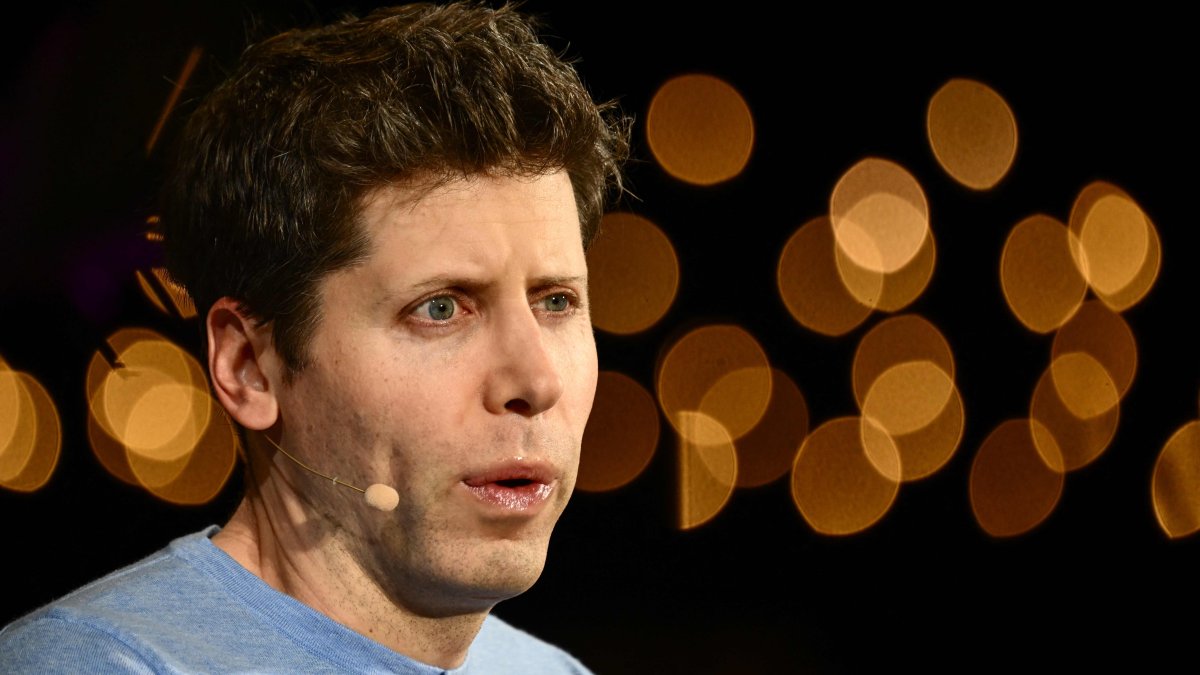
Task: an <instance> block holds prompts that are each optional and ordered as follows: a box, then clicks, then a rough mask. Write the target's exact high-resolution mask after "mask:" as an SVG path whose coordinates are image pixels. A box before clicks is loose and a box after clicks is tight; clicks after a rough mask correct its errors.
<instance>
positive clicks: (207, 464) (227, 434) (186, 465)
mask: <svg viewBox="0 0 1200 675" xmlns="http://www.w3.org/2000/svg"><path fill="white" fill-rule="evenodd" d="M108 346H109V348H110V355H109V356H106V355H105V351H104V350H98V351H97V353H96V354H95V355H94V356H93V358H92V361H91V363H90V364H89V366H88V375H87V391H88V402H89V409H90V413H91V414H90V415H89V420H88V438H89V440H90V441H91V446H92V451H93V453H94V454H95V455H96V458H97V459H98V460H99V461H100V463H101V464H102V465H103V466H104V467H105V468H106V469H107V470H108V471H109V472H110V473H112V474H113V475H114V476H116V477H118V478H120V479H121V480H123V481H126V482H131V483H137V484H140V485H141V486H143V487H145V488H146V489H148V490H150V491H151V492H152V493H154V494H156V495H158V496H159V497H161V498H163V499H166V500H168V501H172V502H174V503H179V504H198V503H203V502H205V501H208V500H209V499H211V498H212V497H213V496H214V495H216V493H217V492H219V491H220V488H221V487H222V486H223V485H224V483H225V481H226V480H227V479H228V476H229V473H230V471H232V467H233V458H234V457H235V455H236V442H235V437H234V436H233V435H232V434H233V432H232V430H231V428H230V426H229V423H228V420H227V419H226V417H225V414H224V412H223V411H222V410H221V408H220V407H219V405H218V404H217V403H216V401H215V400H214V399H213V398H212V396H211V395H210V394H209V393H208V385H207V381H206V379H205V377H204V371H203V369H202V368H201V366H200V364H199V363H198V362H197V361H196V359H195V358H193V357H192V356H191V355H190V354H188V353H187V352H185V351H183V350H182V349H180V348H179V347H178V346H176V345H175V344H173V343H171V342H170V341H168V340H166V339H165V338H163V337H162V336H161V335H159V334H157V333H155V332H153V331H149V330H144V329H123V330H121V331H118V332H117V333H115V334H114V335H113V336H112V337H110V338H109V340H108Z"/></svg>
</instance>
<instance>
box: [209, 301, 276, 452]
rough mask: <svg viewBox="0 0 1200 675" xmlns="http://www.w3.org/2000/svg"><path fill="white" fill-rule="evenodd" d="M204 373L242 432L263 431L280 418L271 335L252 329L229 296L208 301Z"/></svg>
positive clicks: (243, 313) (253, 325) (251, 323)
mask: <svg viewBox="0 0 1200 675" xmlns="http://www.w3.org/2000/svg"><path fill="white" fill-rule="evenodd" d="M206 326H207V330H208V369H209V374H210V375H211V376H212V381H213V390H214V391H215V392H216V396H217V400H219V401H220V402H221V405H223V406H224V407H225V410H226V411H228V412H229V416H230V417H232V418H233V419H235V420H237V422H238V423H239V424H241V425H242V426H243V427H245V428H247V429H255V430H260V431H261V430H263V429H268V428H270V427H271V426H273V425H274V424H275V421H276V420H277V419H278V417H279V401H278V400H277V399H276V398H275V388H274V386H273V385H272V380H271V378H272V376H273V375H274V374H275V370H276V369H275V368H274V367H273V366H274V363H275V355H274V349H273V347H272V345H271V334H270V331H269V330H267V329H264V328H263V327H261V326H256V325H255V322H254V320H253V319H252V318H250V317H249V316H247V315H246V314H245V312H243V311H242V309H241V308H240V307H239V306H238V303H237V302H236V301H234V300H232V299H231V298H221V299H220V300H217V301H216V302H215V303H213V306H212V308H211V309H209V311H208V317H207V320H206Z"/></svg>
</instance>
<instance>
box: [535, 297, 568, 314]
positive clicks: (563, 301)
mask: <svg viewBox="0 0 1200 675" xmlns="http://www.w3.org/2000/svg"><path fill="white" fill-rule="evenodd" d="M542 306H543V307H545V308H546V310H547V311H550V312H565V311H567V310H568V309H570V308H571V298H569V297H568V296H567V294H566V293H555V294H554V295H548V296H546V297H545V298H543V299H542Z"/></svg>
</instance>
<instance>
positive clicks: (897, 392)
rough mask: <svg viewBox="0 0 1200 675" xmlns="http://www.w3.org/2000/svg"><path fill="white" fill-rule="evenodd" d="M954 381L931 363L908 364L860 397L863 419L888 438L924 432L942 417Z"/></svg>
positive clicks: (884, 376) (886, 373) (888, 372)
mask: <svg viewBox="0 0 1200 675" xmlns="http://www.w3.org/2000/svg"><path fill="white" fill-rule="evenodd" d="M954 388H955V387H954V381H953V380H951V379H950V376H949V375H947V374H946V371H945V370H943V369H942V367H941V366H939V365H937V364H936V363H933V362H932V361H907V362H905V363H901V364H898V365H895V366H892V367H891V368H888V369H887V370H886V371H884V372H883V374H882V375H880V376H879V377H877V378H875V382H874V383H872V384H871V388H870V389H868V390H867V395H866V396H865V397H864V398H863V406H862V414H863V417H866V418H868V419H870V420H871V421H872V422H874V423H875V424H877V425H878V426H879V427H880V428H881V429H883V430H884V431H886V432H887V433H888V435H889V436H901V435H903V434H910V433H912V432H914V431H919V430H921V429H924V428H925V427H927V426H929V425H930V424H932V423H933V421H934V420H935V419H937V418H938V416H940V415H941V414H942V411H943V410H944V409H945V408H946V404H947V403H949V402H950V396H951V394H952V393H953V391H954Z"/></svg>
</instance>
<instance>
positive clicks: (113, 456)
mask: <svg viewBox="0 0 1200 675" xmlns="http://www.w3.org/2000/svg"><path fill="white" fill-rule="evenodd" d="M93 363H95V359H93ZM89 369H90V368H89ZM98 406H99V403H92V404H91V405H90V407H91V409H92V410H96V409H98ZM87 435H88V445H89V446H90V447H91V448H92V454H93V455H95V456H96V460H97V461H99V462H100V466H103V467H104V470H105V471H108V473H110V474H112V476H113V477H115V478H118V479H120V480H121V481H122V482H124V483H128V484H130V485H141V483H139V482H138V479H137V477H136V476H134V475H133V469H132V468H130V466H129V456H128V454H127V453H126V452H125V446H124V445H121V443H120V442H119V441H117V440H116V439H115V438H113V437H112V436H111V435H109V434H108V432H106V431H105V430H104V428H103V427H101V426H100V423H99V422H98V421H97V420H96V415H95V414H90V415H88V420H87Z"/></svg>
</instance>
